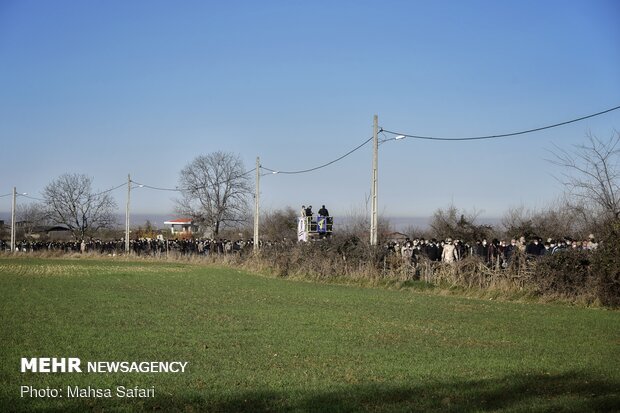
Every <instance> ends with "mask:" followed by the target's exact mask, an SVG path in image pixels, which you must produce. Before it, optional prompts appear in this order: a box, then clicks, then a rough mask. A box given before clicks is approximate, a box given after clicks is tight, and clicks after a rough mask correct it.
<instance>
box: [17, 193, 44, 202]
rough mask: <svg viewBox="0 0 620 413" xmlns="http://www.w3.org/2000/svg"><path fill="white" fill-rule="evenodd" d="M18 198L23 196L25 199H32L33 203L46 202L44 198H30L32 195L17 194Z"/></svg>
mask: <svg viewBox="0 0 620 413" xmlns="http://www.w3.org/2000/svg"><path fill="white" fill-rule="evenodd" d="M17 195H18V196H23V197H24V198H28V199H32V200H33V201H45V200H44V199H42V198H37V197H34V196H30V195H24V194H17Z"/></svg>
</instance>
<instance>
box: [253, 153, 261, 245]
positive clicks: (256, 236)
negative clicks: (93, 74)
mask: <svg viewBox="0 0 620 413" xmlns="http://www.w3.org/2000/svg"><path fill="white" fill-rule="evenodd" d="M259 195H260V158H259V157H258V156H257V157H256V194H255V195H254V252H258V248H259V245H258V242H259V241H258V240H259V237H258V216H259V214H260V210H259V203H258V197H259Z"/></svg>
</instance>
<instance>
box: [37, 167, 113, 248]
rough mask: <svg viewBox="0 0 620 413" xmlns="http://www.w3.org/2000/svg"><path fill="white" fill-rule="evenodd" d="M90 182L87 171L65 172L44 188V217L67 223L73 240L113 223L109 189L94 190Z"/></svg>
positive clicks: (61, 223)
mask: <svg viewBox="0 0 620 413" xmlns="http://www.w3.org/2000/svg"><path fill="white" fill-rule="evenodd" d="M91 184H92V179H91V178H90V177H88V176H86V175H82V174H64V175H61V176H59V177H58V178H56V179H55V180H53V181H52V182H50V183H49V184H48V185H47V186H46V187H45V189H44V190H43V199H44V200H45V209H46V216H47V219H48V220H49V221H50V222H51V223H54V224H59V225H66V226H67V227H68V228H69V229H70V230H71V232H72V233H73V237H74V238H75V239H76V240H80V239H84V238H86V237H87V236H92V235H93V234H94V233H95V232H96V231H98V230H100V229H103V228H111V227H112V226H113V225H114V224H115V219H114V210H115V208H116V202H114V199H112V196H111V195H110V194H109V193H108V192H103V193H95V192H93V191H92V188H91Z"/></svg>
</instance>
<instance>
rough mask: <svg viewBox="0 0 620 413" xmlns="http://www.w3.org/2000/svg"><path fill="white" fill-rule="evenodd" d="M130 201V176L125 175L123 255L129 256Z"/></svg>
mask: <svg viewBox="0 0 620 413" xmlns="http://www.w3.org/2000/svg"><path fill="white" fill-rule="evenodd" d="M130 199H131V175H130V174H127V205H126V206H125V253H126V254H129V200H130Z"/></svg>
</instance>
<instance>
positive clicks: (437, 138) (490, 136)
mask: <svg viewBox="0 0 620 413" xmlns="http://www.w3.org/2000/svg"><path fill="white" fill-rule="evenodd" d="M618 109H620V106H616V107H613V108H610V109H607V110H604V111H602V112H597V113H593V114H592V115H587V116H582V117H580V118H576V119H571V120H568V121H566V122H560V123H555V124H553V125H548V126H542V127H540V128H534V129H528V130H523V131H519V132H511V133H504V134H501V135H486V136H470V137H463V138H445V137H439V136H420V135H411V134H407V133H399V132H394V131H390V130H387V129H383V128H381V132H385V133H389V134H392V135H398V136H397V137H396V138H390V139H385V140H383V141H382V142H387V141H391V140H396V139H397V138H398V139H400V138H401V137H403V138H412V139H426V140H435V141H473V140H481V139H496V138H507V137H509V136H517V135H525V134H526V133H532V132H538V131H541V130H545V129H551V128H557V127H558V126H564V125H568V124H569V123H575V122H579V121H582V120H585V119H589V118H593V117H595V116H599V115H603V114H605V113H609V112H612V111H614V110H618Z"/></svg>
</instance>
